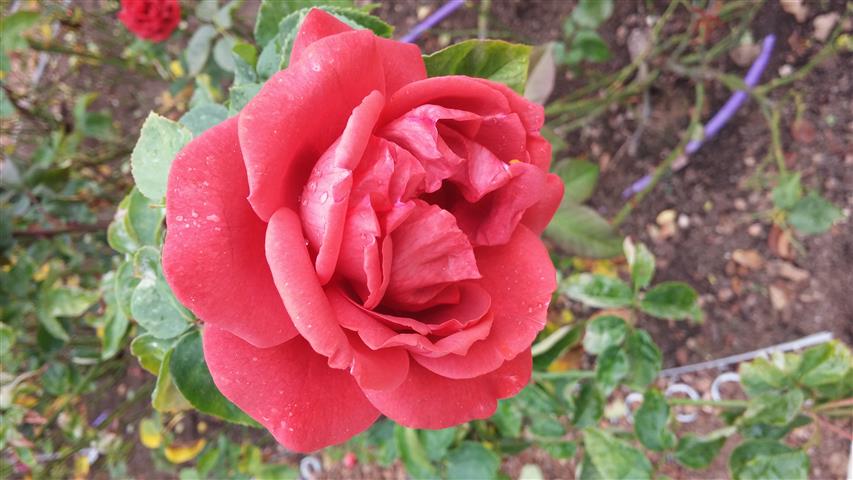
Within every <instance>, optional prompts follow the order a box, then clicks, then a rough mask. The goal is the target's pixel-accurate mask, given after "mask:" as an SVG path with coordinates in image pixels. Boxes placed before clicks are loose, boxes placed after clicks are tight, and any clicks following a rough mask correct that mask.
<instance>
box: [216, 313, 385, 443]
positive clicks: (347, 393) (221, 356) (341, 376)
mask: <svg viewBox="0 0 853 480" xmlns="http://www.w3.org/2000/svg"><path fill="white" fill-rule="evenodd" d="M203 345H204V358H205V361H206V362H207V367H208V368H209V369H210V374H211V376H212V377H213V381H214V383H215V384H216V387H217V388H218V389H219V391H220V392H222V394H223V395H225V397H226V398H228V399H229V400H231V401H232V402H234V403H235V404H236V405H237V406H238V407H240V408H241V409H242V410H243V411H244V412H246V413H247V414H249V416H251V417H252V418H254V419H255V420H257V421H258V422H260V423H261V424H262V425H263V426H264V427H266V428H267V429H268V430H269V431H270V432H271V433H272V434H273V436H274V437H275V438H276V440H278V441H279V442H280V443H281V444H282V445H284V446H285V447H287V448H288V449H290V450H295V451H298V452H305V453H307V452H311V451H313V450H317V449H320V448H323V447H326V446H329V445H334V444H337V443H341V442H344V441H346V440H348V439H350V438H351V437H352V436H354V435H356V434H358V433H360V432H362V431H364V430H366V429H367V428H368V427H370V425H371V424H372V423H373V422H374V421H375V420H376V418H377V417H378V416H379V412H378V411H377V410H376V409H375V408H374V407H373V406H372V405H371V404H370V403H369V402H368V401H367V399H366V398H365V395H364V394H363V393H362V390H361V388H359V386H358V384H357V383H356V382H355V379H354V378H353V377H352V375H350V374H349V373H347V372H346V371H343V370H337V369H332V368H329V367H328V366H327V365H326V360H327V359H326V358H325V357H323V356H322V355H318V354H317V353H315V352H314V351H313V350H312V349H311V347H310V346H309V345H308V343H307V342H306V341H305V340H303V339H302V338H298V337H297V338H294V339H293V340H290V341H289V342H287V343H284V344H282V345H279V346H277V347H273V348H266V349H260V348H255V347H253V346H251V345H249V344H248V343H245V342H243V341H242V340H240V339H239V338H237V337H235V336H233V335H231V334H230V333H228V332H226V331H225V330H220V329H217V328H214V327H212V326H206V327H205V328H204V330H203Z"/></svg>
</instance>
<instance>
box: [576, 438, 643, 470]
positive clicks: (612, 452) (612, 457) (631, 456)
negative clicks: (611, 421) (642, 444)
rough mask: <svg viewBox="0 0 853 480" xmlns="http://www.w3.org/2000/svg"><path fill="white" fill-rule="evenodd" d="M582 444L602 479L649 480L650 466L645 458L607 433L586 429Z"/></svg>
mask: <svg viewBox="0 0 853 480" xmlns="http://www.w3.org/2000/svg"><path fill="white" fill-rule="evenodd" d="M583 443H584V447H585V448H586V452H587V453H588V454H589V457H590V459H591V460H592V463H593V464H594V465H595V469H596V470H598V471H599V472H600V473H601V475H602V477H604V478H607V479H611V480H616V479H631V480H637V479H644V478H648V479H650V478H651V475H652V465H651V463H649V460H648V459H647V458H646V456H645V455H643V453H642V452H641V451H639V450H637V449H636V448H634V447H632V446H631V445H629V444H628V443H626V442H624V441H622V440H619V439H617V438H615V437H613V436H612V435H610V434H609V433H606V432H603V431H601V430H598V429H594V428H589V429H586V430H584V432H583Z"/></svg>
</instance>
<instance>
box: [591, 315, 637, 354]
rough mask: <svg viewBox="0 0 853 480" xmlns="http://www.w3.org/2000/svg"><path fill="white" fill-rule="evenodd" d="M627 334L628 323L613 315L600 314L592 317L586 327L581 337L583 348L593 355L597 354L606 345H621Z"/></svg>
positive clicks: (605, 347) (604, 348)
mask: <svg viewBox="0 0 853 480" xmlns="http://www.w3.org/2000/svg"><path fill="white" fill-rule="evenodd" d="M627 335H628V324H627V323H625V320H623V319H622V318H619V317H617V316H614V315H602V316H600V317H595V318H593V319H592V320H591V321H590V322H589V324H588V325H587V327H586V335H584V337H583V349H584V350H586V351H587V352H588V353H591V354H593V355H599V354H601V353H602V352H604V350H606V349H607V348H608V347H611V346H614V345H617V346H618V345H621V344H622V341H623V340H625V337H626V336H627Z"/></svg>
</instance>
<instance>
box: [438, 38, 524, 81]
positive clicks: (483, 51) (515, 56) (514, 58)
mask: <svg viewBox="0 0 853 480" xmlns="http://www.w3.org/2000/svg"><path fill="white" fill-rule="evenodd" d="M529 61H530V47H529V46H527V45H518V44H513V43H508V42H504V41H501V40H467V41H464V42H461V43H457V44H455V45H452V46H450V47H447V48H445V49H442V50H439V51H437V52H435V53H433V54H431V55H425V56H424V64H425V65H426V69H427V74H428V75H429V76H430V77H441V76H445V75H467V76H469V77H479V78H486V79H489V80H492V81H495V82H500V83H503V84H505V85H507V86H508V87H510V88H512V89H513V90H515V91H516V92H518V93H519V94H520V93H522V92H524V84H525V83H526V82H527V69H528V66H529Z"/></svg>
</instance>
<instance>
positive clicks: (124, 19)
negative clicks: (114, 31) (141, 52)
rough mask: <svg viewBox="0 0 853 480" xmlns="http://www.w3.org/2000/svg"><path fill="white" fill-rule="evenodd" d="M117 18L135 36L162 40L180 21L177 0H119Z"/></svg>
mask: <svg viewBox="0 0 853 480" xmlns="http://www.w3.org/2000/svg"><path fill="white" fill-rule="evenodd" d="M118 19H119V20H121V23H123V24H124V26H125V27H127V29H128V30H130V31H131V32H133V33H134V34H135V35H136V36H137V37H139V38H142V39H144V40H150V41H152V42H162V41H163V40H166V39H167V38H169V35H171V34H172V32H173V31H174V30H175V27H177V26H178V23H179V22H180V21H181V6H180V4H178V0H121V11H120V12H118Z"/></svg>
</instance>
